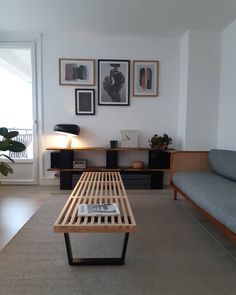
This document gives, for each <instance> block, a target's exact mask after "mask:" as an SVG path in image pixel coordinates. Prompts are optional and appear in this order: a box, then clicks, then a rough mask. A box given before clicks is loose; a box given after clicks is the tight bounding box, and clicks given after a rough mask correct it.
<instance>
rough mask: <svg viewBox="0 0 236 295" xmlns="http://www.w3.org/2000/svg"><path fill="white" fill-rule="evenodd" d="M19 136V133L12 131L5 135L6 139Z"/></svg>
mask: <svg viewBox="0 0 236 295" xmlns="http://www.w3.org/2000/svg"><path fill="white" fill-rule="evenodd" d="M18 134H19V132H18V131H11V132H7V133H5V135H4V137H5V138H7V139H12V138H13V137H16V136H17V135H18Z"/></svg>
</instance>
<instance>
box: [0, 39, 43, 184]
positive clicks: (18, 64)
mask: <svg viewBox="0 0 236 295" xmlns="http://www.w3.org/2000/svg"><path fill="white" fill-rule="evenodd" d="M35 60H36V59H35V44H34V43H29V42H27V43H19V42H17V43H13V42H11V43H1V42H0V105H1V107H0V127H6V128H8V129H9V130H16V131H18V132H19V135H18V136H17V138H16V140H18V141H21V142H23V143H24V144H25V145H26V147H27V149H26V150H25V151H24V152H21V153H13V152H10V153H9V152H8V155H9V156H10V157H11V158H13V159H14V161H15V163H14V164H10V165H12V168H13V171H14V174H12V175H8V176H7V177H5V176H2V175H0V181H1V183H3V184H36V183H37V178H38V177H37V158H38V157H37V154H36V151H37V149H36V142H37V141H36V138H37V136H36V135H37V133H36V131H37V126H36V122H37V118H36V113H37V112H36V105H37V104H36V65H35Z"/></svg>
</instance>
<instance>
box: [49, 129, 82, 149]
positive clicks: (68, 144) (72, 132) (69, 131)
mask: <svg viewBox="0 0 236 295" xmlns="http://www.w3.org/2000/svg"><path fill="white" fill-rule="evenodd" d="M54 132H56V133H60V134H63V135H66V136H67V142H66V148H68V149H70V148H71V141H72V138H73V137H74V136H78V135H79V133H80V128H79V126H78V125H74V124H57V125H55V126H54Z"/></svg>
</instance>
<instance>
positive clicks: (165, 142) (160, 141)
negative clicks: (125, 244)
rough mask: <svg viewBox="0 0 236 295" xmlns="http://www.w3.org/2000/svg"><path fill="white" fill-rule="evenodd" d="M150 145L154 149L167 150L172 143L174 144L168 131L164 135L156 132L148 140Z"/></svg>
mask: <svg viewBox="0 0 236 295" xmlns="http://www.w3.org/2000/svg"><path fill="white" fill-rule="evenodd" d="M148 142H149V145H150V147H152V148H154V149H160V150H166V149H167V148H168V146H169V145H170V144H172V138H171V137H169V136H168V135H167V134H166V133H164V134H163V136H161V135H158V134H155V135H154V136H153V137H152V138H151V139H150V140H148Z"/></svg>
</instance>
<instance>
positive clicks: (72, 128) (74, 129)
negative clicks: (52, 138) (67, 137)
mask: <svg viewBox="0 0 236 295" xmlns="http://www.w3.org/2000/svg"><path fill="white" fill-rule="evenodd" d="M54 131H55V132H60V133H64V134H72V135H79V133H80V128H79V126H78V125H74V124H57V125H55V126H54Z"/></svg>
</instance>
